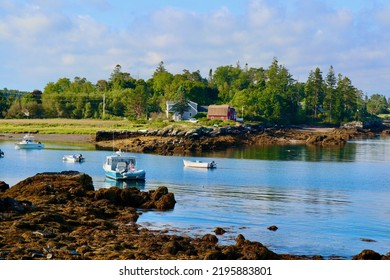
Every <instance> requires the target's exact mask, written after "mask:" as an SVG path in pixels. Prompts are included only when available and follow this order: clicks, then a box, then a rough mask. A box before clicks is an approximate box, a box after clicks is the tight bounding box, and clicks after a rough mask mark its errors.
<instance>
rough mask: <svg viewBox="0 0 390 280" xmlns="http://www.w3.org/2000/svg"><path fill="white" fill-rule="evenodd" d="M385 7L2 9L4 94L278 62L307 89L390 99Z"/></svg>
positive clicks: (378, 0) (348, 2)
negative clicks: (310, 82) (320, 80)
mask: <svg viewBox="0 0 390 280" xmlns="http://www.w3.org/2000/svg"><path fill="white" fill-rule="evenodd" d="M389 55H390V1H386V0H370V1H366V0H343V1H340V0H223V1H222V0H208V1H201V0H164V1H163V0H123V1H120V0H80V1H76V0H30V1H28V0H0V88H8V89H17V90H22V91H33V90H35V89H39V90H43V89H44V87H45V85H46V84H47V83H49V82H56V81H57V80H58V79H60V78H63V77H66V78H69V79H71V80H73V79H74V77H76V76H77V77H82V78H86V79H87V80H89V81H91V82H92V83H96V82H97V81H98V80H100V79H105V80H108V79H109V77H110V74H111V72H112V71H113V69H114V67H115V65H117V64H119V65H121V66H122V71H123V72H128V73H130V74H131V76H132V77H134V78H142V79H145V80H147V79H149V78H151V76H152V75H153V72H154V70H155V69H156V68H157V66H158V64H159V63H160V62H161V61H163V62H164V65H165V67H166V69H167V70H168V71H169V72H171V73H172V74H180V73H182V72H183V70H184V69H186V70H189V71H191V72H193V71H198V70H199V71H200V73H201V75H202V76H203V77H207V76H208V73H209V70H210V69H213V70H215V69H216V68H217V67H219V66H226V65H237V63H240V65H242V66H243V65H245V64H248V67H255V68H259V67H263V68H268V67H269V66H270V65H271V63H272V60H273V59H274V58H277V60H278V61H279V63H280V64H282V65H284V66H285V67H286V68H287V69H288V70H289V72H290V74H292V76H293V78H294V79H296V80H298V81H300V82H305V81H306V80H307V77H308V74H309V72H310V71H312V70H313V71H314V70H315V69H316V68H317V67H318V68H320V69H321V71H322V73H323V76H324V77H325V76H326V74H327V72H328V70H329V68H330V66H333V68H334V71H335V72H336V74H339V73H340V74H342V75H343V76H346V77H348V78H349V79H350V80H351V81H352V84H353V85H354V86H355V87H356V88H358V89H360V90H362V91H363V93H364V94H366V95H368V96H370V95H372V94H375V93H379V94H383V95H386V96H387V97H390V56H389Z"/></svg>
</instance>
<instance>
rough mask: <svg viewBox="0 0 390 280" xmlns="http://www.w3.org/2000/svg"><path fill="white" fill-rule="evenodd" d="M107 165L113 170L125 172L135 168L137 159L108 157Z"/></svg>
mask: <svg viewBox="0 0 390 280" xmlns="http://www.w3.org/2000/svg"><path fill="white" fill-rule="evenodd" d="M106 165H108V166H110V167H111V170H115V171H119V172H123V171H126V170H128V169H129V170H132V169H134V168H135V157H120V156H117V157H115V156H113V157H107V162H106Z"/></svg>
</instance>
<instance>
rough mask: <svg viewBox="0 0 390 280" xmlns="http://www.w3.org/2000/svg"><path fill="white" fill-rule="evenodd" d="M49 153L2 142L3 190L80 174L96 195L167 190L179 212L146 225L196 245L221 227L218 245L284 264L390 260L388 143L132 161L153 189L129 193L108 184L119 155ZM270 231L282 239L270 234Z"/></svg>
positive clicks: (75, 147)
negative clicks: (257, 248)
mask: <svg viewBox="0 0 390 280" xmlns="http://www.w3.org/2000/svg"><path fill="white" fill-rule="evenodd" d="M37 138H38V137H37ZM44 144H45V149H41V150H16V149H15V147H14V142H12V141H0V149H1V150H3V151H4V154H5V156H4V158H0V181H4V182H6V183H7V184H9V185H10V186H12V185H14V184H16V183H18V182H19V181H21V180H24V179H26V178H27V177H29V176H33V175H35V174H37V173H41V172H59V171H64V170H77V171H81V172H84V173H86V174H88V175H90V176H91V177H92V178H93V182H94V186H95V188H96V189H98V188H107V187H111V186H115V185H117V186H119V187H129V186H136V187H138V188H140V189H142V190H146V191H147V190H151V189H155V188H157V187H158V186H167V187H168V189H169V191H170V192H173V193H174V194H175V198H176V201H177V203H176V205H175V208H174V209H173V210H171V211H165V212H160V211H148V212H142V215H141V216H140V218H139V220H138V223H139V224H140V225H142V226H144V227H147V228H151V229H163V230H166V231H167V232H168V233H170V234H179V235H188V236H192V237H196V236H202V235H204V234H207V233H213V230H214V229H215V228H216V227H222V228H224V229H225V230H226V233H225V234H224V235H220V236H218V239H219V242H220V243H221V244H234V243H235V238H236V236H237V235H238V234H243V235H244V236H245V238H246V239H249V240H252V241H259V242H261V243H263V244H264V245H265V246H267V247H268V248H269V249H271V250H273V251H274V252H276V253H278V254H296V255H309V256H310V255H321V256H323V257H325V258H343V259H350V258H352V256H353V255H356V254H358V253H360V252H361V251H362V250H364V249H372V250H375V251H377V252H378V253H381V254H386V253H388V252H390V230H389V229H390V181H389V171H390V139H386V138H378V139H370V140H359V141H352V142H349V143H347V144H346V145H344V146H342V147H308V146H266V147H250V148H245V149H244V148H243V149H239V148H237V149H232V150H227V151H223V152H213V153H207V154H196V155H195V154H194V155H191V156H186V157H183V156H159V155H152V154H133V155H136V156H137V160H138V168H141V169H145V171H146V181H145V182H144V183H139V182H138V183H128V184H124V185H123V184H118V183H117V182H115V181H109V180H107V179H105V176H104V172H103V169H102V164H103V161H104V159H105V156H107V155H110V154H111V153H112V151H108V150H97V149H96V148H95V146H94V145H92V144H83V143H80V144H75V143H59V142H52V143H44ZM72 153H82V154H83V156H84V157H85V158H86V160H85V162H82V163H73V162H72V163H70V162H64V161H63V160H62V157H63V156H64V155H67V154H72ZM183 159H192V160H194V159H198V160H205V161H212V160H214V161H215V162H216V163H217V168H216V169H213V170H207V169H196V168H186V167H184V166H183ZM140 211H141V210H140ZM271 225H276V226H277V227H278V230H277V231H270V230H268V229H267V227H269V226H271Z"/></svg>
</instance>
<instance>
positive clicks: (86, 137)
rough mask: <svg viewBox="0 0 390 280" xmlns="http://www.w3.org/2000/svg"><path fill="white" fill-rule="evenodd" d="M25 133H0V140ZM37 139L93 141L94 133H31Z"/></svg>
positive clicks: (11, 139)
mask: <svg viewBox="0 0 390 280" xmlns="http://www.w3.org/2000/svg"><path fill="white" fill-rule="evenodd" d="M24 135H25V133H0V140H7V141H14V140H15V141H18V140H20V139H21V138H22V137H23V136H24ZM33 135H34V136H35V138H36V140H37V141H42V142H44V141H49V142H70V143H94V142H95V135H94V134H33Z"/></svg>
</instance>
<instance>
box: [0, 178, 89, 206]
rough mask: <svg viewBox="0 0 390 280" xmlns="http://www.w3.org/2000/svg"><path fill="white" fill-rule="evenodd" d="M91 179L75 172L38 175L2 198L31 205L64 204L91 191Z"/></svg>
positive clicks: (8, 191)
mask: <svg viewBox="0 0 390 280" xmlns="http://www.w3.org/2000/svg"><path fill="white" fill-rule="evenodd" d="M93 190H94V186H93V183H92V178H91V177H90V176H89V175H87V174H85V173H80V172H77V171H64V172H47V173H38V174H36V175H35V176H32V177H29V178H27V179H25V180H23V181H21V182H19V183H17V184H16V185H14V186H13V187H11V188H10V189H8V190H6V191H5V192H3V194H2V195H3V196H9V197H13V198H15V199H17V200H28V201H31V202H33V203H41V202H44V201H46V202H51V203H60V204H61V203H66V202H67V201H68V200H70V199H73V198H75V197H80V196H85V195H86V194H87V192H89V191H93Z"/></svg>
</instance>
